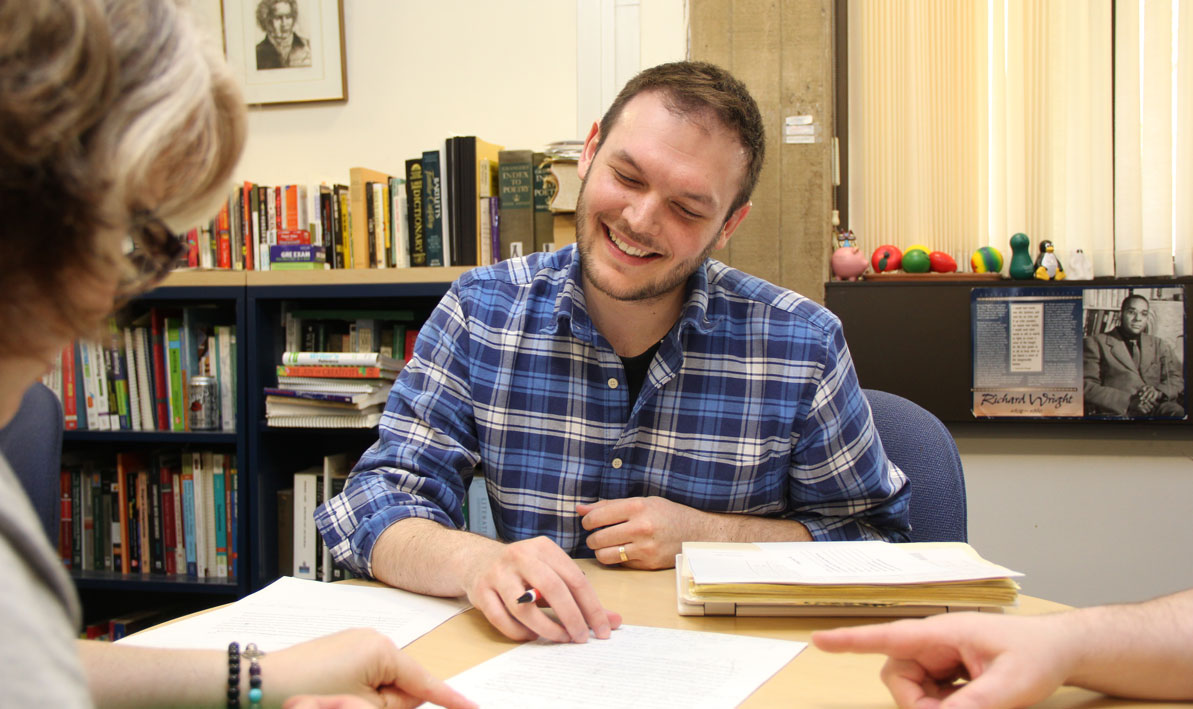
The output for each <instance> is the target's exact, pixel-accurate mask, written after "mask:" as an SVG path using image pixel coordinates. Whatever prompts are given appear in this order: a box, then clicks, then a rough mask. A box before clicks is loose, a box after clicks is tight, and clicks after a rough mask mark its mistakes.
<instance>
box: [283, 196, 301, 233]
mask: <svg viewBox="0 0 1193 709" xmlns="http://www.w3.org/2000/svg"><path fill="white" fill-rule="evenodd" d="M285 189H286V222H285V223H284V224H282V225H281V229H290V230H294V229H297V228H298V185H286V188H285ZM281 229H279V231H281Z"/></svg>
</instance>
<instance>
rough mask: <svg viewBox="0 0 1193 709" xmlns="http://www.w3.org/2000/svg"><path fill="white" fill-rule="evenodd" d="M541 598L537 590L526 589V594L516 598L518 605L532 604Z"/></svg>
mask: <svg viewBox="0 0 1193 709" xmlns="http://www.w3.org/2000/svg"><path fill="white" fill-rule="evenodd" d="M542 597H543V594H542V593H540V592H539V590H538V589H537V588H528V589H526V593H523V594H522V595H521V596H518V603H534V602H535V601H537V600H538V599H540V598H542Z"/></svg>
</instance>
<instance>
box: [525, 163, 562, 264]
mask: <svg viewBox="0 0 1193 709" xmlns="http://www.w3.org/2000/svg"><path fill="white" fill-rule="evenodd" d="M531 158H532V160H533V163H534V250H535V251H554V250H555V215H554V214H553V213H552V212H551V200H552V199H554V198H555V190H556V184H555V180H554V179H553V178H552V179H548V178H551V161H550V160H548V159H547V156H546V154H544V153H533V154H532V155H531Z"/></svg>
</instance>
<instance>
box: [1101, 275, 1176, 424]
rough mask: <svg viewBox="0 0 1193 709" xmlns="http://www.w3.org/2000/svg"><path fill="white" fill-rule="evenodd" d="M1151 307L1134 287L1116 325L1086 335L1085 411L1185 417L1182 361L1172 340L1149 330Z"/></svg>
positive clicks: (1104, 413)
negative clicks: (1170, 342)
mask: <svg viewBox="0 0 1193 709" xmlns="http://www.w3.org/2000/svg"><path fill="white" fill-rule="evenodd" d="M1150 308H1151V303H1150V301H1149V300H1148V299H1147V298H1146V297H1144V296H1143V295H1140V294H1138V293H1132V294H1130V295H1128V296H1126V297H1125V298H1123V301H1122V305H1121V307H1120V316H1119V322H1118V325H1117V326H1116V327H1114V328H1113V329H1111V330H1108V331H1106V332H1100V333H1094V334H1091V335H1088V336H1086V338H1085V355H1084V363H1085V408H1086V413H1087V414H1092V415H1111V416H1126V417H1142V416H1146V417H1157V418H1184V416H1185V409H1184V407H1183V406H1182V403H1183V399H1184V391H1185V379H1184V365H1183V362H1182V361H1181V359H1180V356H1179V355H1178V353H1177V352H1176V350H1175V349H1174V348H1173V346H1172V345H1171V344H1169V343H1168V342H1167V341H1166V340H1164V339H1162V338H1160V337H1157V336H1155V335H1153V334H1150V333H1149V332H1148V329H1149V323H1150V322H1151V320H1150V319H1149V312H1150Z"/></svg>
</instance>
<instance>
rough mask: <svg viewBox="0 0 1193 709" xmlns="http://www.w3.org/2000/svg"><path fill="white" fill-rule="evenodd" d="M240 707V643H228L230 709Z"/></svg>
mask: <svg viewBox="0 0 1193 709" xmlns="http://www.w3.org/2000/svg"><path fill="white" fill-rule="evenodd" d="M239 707H240V643H237V642H230V643H228V709H239Z"/></svg>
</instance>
